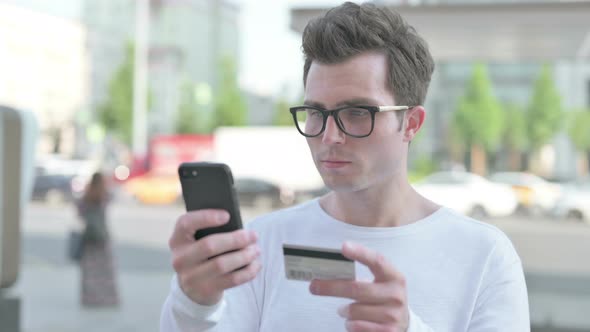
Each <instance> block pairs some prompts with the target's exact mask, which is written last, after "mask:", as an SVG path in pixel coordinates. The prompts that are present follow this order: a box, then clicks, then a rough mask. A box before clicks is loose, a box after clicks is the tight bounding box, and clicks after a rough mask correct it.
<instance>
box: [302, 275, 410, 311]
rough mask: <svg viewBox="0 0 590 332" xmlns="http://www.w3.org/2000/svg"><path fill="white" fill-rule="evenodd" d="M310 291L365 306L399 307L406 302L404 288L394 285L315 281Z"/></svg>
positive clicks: (352, 281) (349, 281) (348, 281)
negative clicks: (391, 305)
mask: <svg viewBox="0 0 590 332" xmlns="http://www.w3.org/2000/svg"><path fill="white" fill-rule="evenodd" d="M309 289H310V291H311V293H312V294H314V295H319V296H334V297H342V298H348V299H351V300H355V301H357V302H362V303H365V304H384V303H389V304H396V305H397V304H400V303H403V301H404V293H403V292H402V288H401V287H399V286H397V285H396V284H394V283H374V282H365V281H354V280H318V279H314V280H312V282H311V284H310V286H309Z"/></svg>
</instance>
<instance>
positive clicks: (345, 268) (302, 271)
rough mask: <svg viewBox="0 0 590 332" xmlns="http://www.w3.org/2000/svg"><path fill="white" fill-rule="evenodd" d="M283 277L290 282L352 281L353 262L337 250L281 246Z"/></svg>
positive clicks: (290, 245)
mask: <svg viewBox="0 0 590 332" xmlns="http://www.w3.org/2000/svg"><path fill="white" fill-rule="evenodd" d="M283 256H284V259H285V276H286V277H287V279H291V280H303V281H310V280H312V279H347V280H354V279H355V274H354V261H353V260H350V259H348V258H346V257H344V256H343V255H342V253H341V252H340V251H339V250H337V249H328V248H317V247H309V246H301V245H292V244H283Z"/></svg>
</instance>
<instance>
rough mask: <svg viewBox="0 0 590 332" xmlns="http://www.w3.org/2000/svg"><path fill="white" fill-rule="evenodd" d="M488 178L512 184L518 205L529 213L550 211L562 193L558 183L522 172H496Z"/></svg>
mask: <svg viewBox="0 0 590 332" xmlns="http://www.w3.org/2000/svg"><path fill="white" fill-rule="evenodd" d="M490 180H491V181H493V182H497V183H504V184H508V185H510V186H512V189H513V190H514V192H515V193H516V196H517V197H518V202H519V207H520V208H521V209H522V210H523V211H525V212H527V213H531V214H536V215H539V214H548V213H550V212H551V211H552V210H553V208H554V207H555V204H556V203H557V200H558V199H559V197H560V196H561V194H562V191H561V187H560V186H559V185H558V184H555V183H551V182H549V181H546V180H544V179H543V178H541V177H539V176H536V175H533V174H529V173H523V172H498V173H494V174H492V175H491V176H490Z"/></svg>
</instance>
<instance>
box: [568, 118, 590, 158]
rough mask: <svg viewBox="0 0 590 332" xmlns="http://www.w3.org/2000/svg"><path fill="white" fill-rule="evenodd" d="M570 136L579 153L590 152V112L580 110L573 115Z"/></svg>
mask: <svg viewBox="0 0 590 332" xmlns="http://www.w3.org/2000/svg"><path fill="white" fill-rule="evenodd" d="M568 134H569V137H570V139H571V140H572V142H573V143H574V146H575V147H576V149H577V150H578V151H580V152H587V151H590V110H579V111H576V112H574V113H572V116H571V117H570V121H569V126H568Z"/></svg>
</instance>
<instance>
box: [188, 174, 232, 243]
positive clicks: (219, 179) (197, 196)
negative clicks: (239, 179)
mask: <svg viewBox="0 0 590 332" xmlns="http://www.w3.org/2000/svg"><path fill="white" fill-rule="evenodd" d="M178 176H179V177H180V184H181V186H182V197H183V198H184V204H185V206H186V210H187V211H194V210H201V209H222V210H226V211H227V212H229V215H230V218H229V222H228V223H226V224H224V225H222V226H219V227H211V228H205V229H201V230H198V231H197V232H196V233H195V239H196V240H199V239H201V238H203V237H205V236H207V235H210V234H214V233H222V232H231V231H235V230H238V229H241V228H242V218H241V216H240V205H239V204H238V198H237V196H236V192H235V189H234V181H233V177H232V174H231V169H230V168H229V166H227V165H226V164H221V163H208V162H191V163H182V164H180V166H179V167H178Z"/></svg>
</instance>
